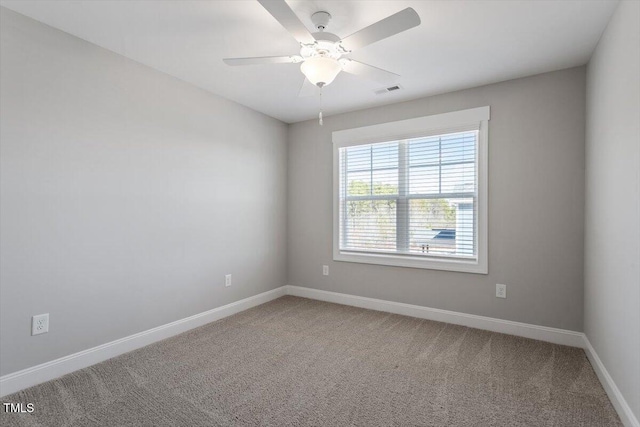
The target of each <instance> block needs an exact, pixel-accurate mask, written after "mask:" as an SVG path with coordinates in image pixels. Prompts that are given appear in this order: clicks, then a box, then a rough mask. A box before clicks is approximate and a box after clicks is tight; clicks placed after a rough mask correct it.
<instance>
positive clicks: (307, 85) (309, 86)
mask: <svg viewBox="0 0 640 427" xmlns="http://www.w3.org/2000/svg"><path fill="white" fill-rule="evenodd" d="M319 92H320V88H319V87H318V86H316V85H314V84H313V83H311V82H310V81H309V79H307V78H305V79H304V81H303V82H302V86H301V87H300V92H298V97H300V98H302V97H305V96H314V95H317V94H318V93H319Z"/></svg>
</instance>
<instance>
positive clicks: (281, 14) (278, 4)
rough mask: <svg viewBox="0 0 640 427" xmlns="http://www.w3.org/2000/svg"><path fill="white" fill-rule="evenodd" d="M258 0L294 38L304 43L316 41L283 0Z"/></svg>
mask: <svg viewBox="0 0 640 427" xmlns="http://www.w3.org/2000/svg"><path fill="white" fill-rule="evenodd" d="M258 2H259V3H260V4H261V5H262V7H264V8H265V9H267V12H269V13H270V14H271V16H273V17H274V18H276V21H278V22H279V23H280V24H281V25H282V26H283V27H284V28H285V29H286V30H287V31H289V32H290V33H291V35H292V36H293V38H294V39H296V40H298V41H299V42H300V43H305V44H310V43H314V42H315V41H316V39H314V38H313V36H312V35H311V33H310V32H309V30H308V29H307V27H305V26H304V24H303V23H302V21H300V19H299V18H298V17H297V16H296V14H295V13H294V12H293V10H291V8H290V7H289V5H288V4H287V3H286V2H285V1H284V0H258Z"/></svg>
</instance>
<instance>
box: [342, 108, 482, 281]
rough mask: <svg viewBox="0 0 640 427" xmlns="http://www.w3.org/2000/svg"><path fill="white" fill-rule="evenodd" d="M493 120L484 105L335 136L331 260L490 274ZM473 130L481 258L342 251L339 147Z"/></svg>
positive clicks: (354, 130)
mask: <svg viewBox="0 0 640 427" xmlns="http://www.w3.org/2000/svg"><path fill="white" fill-rule="evenodd" d="M490 115H491V110H490V107H489V106H485V107H478V108H471V109H467V110H461V111H454V112H450V113H443V114H435V115H431V116H425V117H418V118H415V119H408V120H401V121H396V122H388V123H381V124H377V125H372V126H364V127H359V128H353V129H345V130H341V131H336V132H333V134H332V139H333V260H334V261H344V262H355V263H364V264H376V265H387V266H395V267H409V268H424V269H430V270H447V271H458V272H465V273H477V274H488V269H489V265H488V256H489V253H488V249H489V245H488V226H489V224H488V200H489V198H488V168H489V157H488V154H489V120H490ZM470 127H474V128H477V129H478V146H477V174H478V188H477V192H478V219H477V227H478V229H477V239H478V241H477V245H478V246H477V247H478V253H477V259H476V260H472V261H471V260H461V259H455V258H448V257H442V258H441V259H438V258H439V257H438V256H431V257H428V258H425V257H422V256H410V255H395V254H374V253H366V254H365V253H358V252H354V251H341V250H340V201H339V197H340V164H339V162H340V155H339V151H340V148H344V147H351V146H356V145H364V144H375V143H380V142H390V141H398V140H405V139H412V138H419V137H425V136H432V135H438V134H442V133H453V132H459V131H464V130H469V128H470Z"/></svg>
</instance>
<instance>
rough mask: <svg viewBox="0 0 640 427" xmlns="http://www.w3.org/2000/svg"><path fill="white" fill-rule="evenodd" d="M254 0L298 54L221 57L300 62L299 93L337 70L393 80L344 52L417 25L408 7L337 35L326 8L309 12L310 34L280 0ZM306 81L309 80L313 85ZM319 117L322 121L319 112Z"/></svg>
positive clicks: (249, 61) (234, 61) (252, 62)
mask: <svg viewBox="0 0 640 427" xmlns="http://www.w3.org/2000/svg"><path fill="white" fill-rule="evenodd" d="M258 2H259V3H260V4H261V5H262V6H263V7H264V8H265V9H266V10H267V12H269V13H270V14H271V15H272V16H273V17H274V18H275V19H276V20H277V21H278V22H279V23H280V24H281V25H282V26H283V27H284V28H285V29H286V30H287V31H289V32H290V33H291V35H292V36H293V37H294V38H295V39H296V40H297V41H298V42H299V43H300V54H299V55H288V56H263V57H253V58H225V59H223V61H224V62H225V63H226V64H227V65H234V66H235V65H256V64H287V63H290V64H291V63H292V64H298V63H300V64H301V65H300V70H301V71H302V73H303V74H304V75H305V77H306V79H305V81H304V83H303V85H302V89H301V90H300V95H301V96H303V95H305V94H308V93H309V92H310V90H309V88H310V89H311V90H312V91H313V90H315V88H316V87H318V88H320V89H322V87H324V86H326V85H328V84H330V83H331V82H332V81H333V80H334V79H335V78H336V76H337V75H338V74H339V73H340V71H345V72H347V73H350V74H354V75H356V76H361V77H365V78H368V79H370V80H374V81H377V82H381V83H389V82H393V81H395V80H396V79H397V78H398V77H399V75H397V74H395V73H392V72H390V71H386V70H382V69H380V68H377V67H374V66H372V65H368V64H364V63H362V62H359V61H356V60H354V59H350V58H347V57H345V56H346V55H348V54H350V53H351V52H352V51H354V50H356V49H359V48H361V47H364V46H367V45H370V44H372V43H375V42H377V41H380V40H382V39H385V38H387V37H391V36H393V35H395V34H398V33H401V32H403V31H406V30H408V29H410V28H413V27H416V26H418V25H420V17H419V16H418V14H417V13H416V11H415V10H413V9H412V8H410V7H409V8H406V9H404V10H401V11H400V12H397V13H395V14H393V15H391V16H388V17H386V18H384V19H382V20H380V21H378V22H376V23H374V24H371V25H369V26H368V27H366V28H363V29H361V30H360V31H357V32H355V33H353V34H351V35H350V36H347V37H345V38H340V37H338V36H337V35H335V34H333V33H329V32H326V31H325V28H326V27H327V25H328V24H329V21H330V20H331V15H330V14H329V13H328V12H325V11H318V12H315V13H314V14H313V15H311V21H312V22H313V24H314V25H315V27H316V28H317V30H318V31H317V32H315V33H313V34H312V33H310V32H309V30H307V28H306V27H305V25H304V24H303V23H302V21H300V19H299V18H298V17H297V16H296V14H295V13H294V12H293V10H292V9H291V8H290V7H289V5H287V3H286V2H285V1H284V0H258ZM307 82H311V83H312V84H313V85H315V86H312V85H310V84H308V83H307ZM320 118H321V121H322V112H321V113H320Z"/></svg>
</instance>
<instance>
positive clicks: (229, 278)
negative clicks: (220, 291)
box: [224, 274, 231, 287]
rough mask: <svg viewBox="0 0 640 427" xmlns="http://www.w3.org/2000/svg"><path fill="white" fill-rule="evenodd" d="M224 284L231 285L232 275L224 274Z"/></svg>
mask: <svg viewBox="0 0 640 427" xmlns="http://www.w3.org/2000/svg"><path fill="white" fill-rule="evenodd" d="M224 285H225V286H227V287H228V286H231V275H230V274H227V275H226V276H224Z"/></svg>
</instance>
